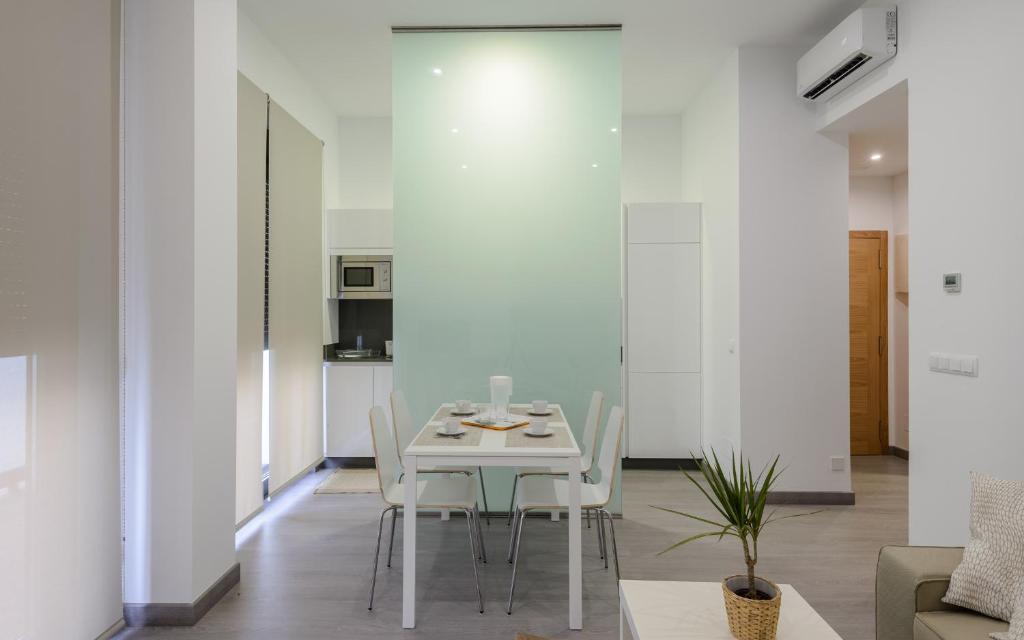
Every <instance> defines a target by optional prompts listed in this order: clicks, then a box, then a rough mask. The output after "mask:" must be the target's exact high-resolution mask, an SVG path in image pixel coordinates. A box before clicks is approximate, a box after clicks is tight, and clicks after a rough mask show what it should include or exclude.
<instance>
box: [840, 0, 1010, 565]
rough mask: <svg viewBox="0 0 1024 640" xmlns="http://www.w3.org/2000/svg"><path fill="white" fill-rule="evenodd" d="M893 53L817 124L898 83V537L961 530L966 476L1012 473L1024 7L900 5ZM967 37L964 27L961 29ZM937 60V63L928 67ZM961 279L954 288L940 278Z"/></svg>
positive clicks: (934, 539)
mask: <svg viewBox="0 0 1024 640" xmlns="http://www.w3.org/2000/svg"><path fill="white" fill-rule="evenodd" d="M899 11H900V52H899V55H898V56H897V57H896V58H895V60H894V61H893V62H892V63H889V64H887V65H885V66H884V67H883V68H881V69H879V70H878V71H877V72H874V73H872V74H870V75H869V76H868V77H866V78H864V79H863V80H861V81H860V82H859V83H858V84H857V85H855V86H854V87H851V88H850V89H848V90H847V91H845V92H843V93H842V94H840V95H839V96H837V97H836V99H835V100H833V101H832V103H830V104H828V105H827V106H826V107H825V108H824V110H823V111H822V113H821V118H820V124H822V125H826V124H828V123H830V122H832V121H833V120H834V119H835V118H837V117H839V116H841V115H842V114H844V113H847V112H848V111H850V110H852V109H854V108H856V107H858V106H860V105H861V104H863V103H864V102H866V101H867V100H869V99H870V98H872V97H874V96H876V95H878V94H879V93H881V92H882V91H884V90H885V89H888V88H890V87H892V86H893V85H895V84H896V83H898V82H902V81H903V80H908V87H909V110H908V114H909V123H910V127H909V129H910V132H909V147H910V155H909V166H910V172H911V174H912V180H911V181H910V184H909V203H910V206H911V207H912V208H913V210H914V211H915V212H918V213H916V214H915V215H914V219H913V234H912V237H911V239H910V290H911V291H912V292H913V305H914V309H913V313H912V314H910V354H909V366H910V421H911V422H912V423H913V425H914V427H913V429H914V434H913V443H912V446H913V448H914V455H912V456H911V460H910V542H911V543H912V544H938V545H943V544H962V543H963V542H964V541H965V540H966V538H967V531H968V513H969V502H970V487H969V482H968V472H969V471H971V470H977V471H982V472H986V473H990V474H993V475H995V476H998V477H1002V478H1007V479H1015V480H1022V479H1024V465H1022V464H1021V461H1020V452H1021V451H1024V429H1021V424H1022V422H1024V404H1022V403H1021V402H1020V399H1019V396H1020V367H1019V364H1018V354H1019V353H1020V352H1021V350H1022V349H1024V330H1022V325H1021V322H1020V318H1021V317H1022V316H1024V297H1022V296H1021V295H1019V291H1020V280H1019V274H1020V273H1021V272H1022V271H1024V253H1021V251H1020V239H1021V237H1024V217H1021V216H1020V215H1019V212H1020V207H1021V202H1024V182H1022V181H1021V180H1020V168H1021V163H1020V150H1021V149H1022V148H1024V119H1022V118H1021V113H1024V88H1022V87H1021V86H1020V84H1019V83H1013V82H1006V78H1014V77H1017V76H1018V75H1019V69H1018V66H1019V60H1020V25H1021V24H1024V3H1017V2H1006V1H1004V0H978V1H977V2H973V3H971V6H970V10H969V11H967V10H965V9H964V5H963V3H962V2H957V1H954V0H904V1H903V2H900V3H899ZM965 34H966V35H965ZM937 60H941V61H942V62H941V63H936V61H937ZM949 271H960V272H962V273H963V282H964V289H963V292H962V293H960V294H959V295H950V294H946V293H944V292H943V291H942V289H941V286H940V282H941V280H940V278H941V275H942V273H944V272H949ZM932 351H948V352H953V353H963V354H973V355H977V356H979V357H980V375H979V376H978V377H977V378H965V377H960V376H951V375H944V374H938V373H931V372H929V371H928V367H927V357H928V353H929V352H932Z"/></svg>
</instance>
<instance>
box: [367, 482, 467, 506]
mask: <svg viewBox="0 0 1024 640" xmlns="http://www.w3.org/2000/svg"><path fill="white" fill-rule="evenodd" d="M384 501H385V502H387V503H388V504H394V505H399V506H401V505H402V504H403V503H404V502H405V483H404V482H403V483H402V484H396V485H394V486H392V487H391V488H390V489H389V490H388V495H386V496H384ZM475 504H476V480H475V479H471V478H470V477H468V476H462V475H460V476H455V477H454V478H429V479H427V480H419V481H418V482H417V483H416V506H417V507H421V508H433V509H472V508H473V506H474V505H475Z"/></svg>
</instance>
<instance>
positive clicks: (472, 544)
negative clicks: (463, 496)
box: [465, 509, 484, 613]
mask: <svg viewBox="0 0 1024 640" xmlns="http://www.w3.org/2000/svg"><path fill="white" fill-rule="evenodd" d="M465 512H466V529H467V530H468V531H469V553H470V556H469V558H470V561H471V562H472V563H473V578H474V579H475V580H476V597H477V600H478V601H479V602H480V613H483V612H484V592H483V591H481V590H480V573H479V572H478V571H477V568H476V539H475V538H476V536H475V535H474V534H473V512H472V511H471V510H469V509H466V510H465Z"/></svg>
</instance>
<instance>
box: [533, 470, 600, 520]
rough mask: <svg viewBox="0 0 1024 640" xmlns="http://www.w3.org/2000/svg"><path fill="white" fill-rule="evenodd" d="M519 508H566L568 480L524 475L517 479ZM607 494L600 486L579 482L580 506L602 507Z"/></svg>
mask: <svg viewBox="0 0 1024 640" xmlns="http://www.w3.org/2000/svg"><path fill="white" fill-rule="evenodd" d="M516 492H517V494H518V500H517V501H516V502H517V504H518V505H519V508H520V509H524V510H526V511H529V510H531V509H568V508H569V481H568V480H567V479H566V478H557V477H553V476H525V477H523V478H522V479H520V480H519V487H518V489H516ZM607 503H608V496H607V495H604V494H602V492H601V486H600V485H596V484H585V483H580V507H581V508H583V509H588V508H591V507H603V506H605V505H606V504H607Z"/></svg>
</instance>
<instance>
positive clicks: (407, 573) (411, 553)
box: [402, 455, 417, 629]
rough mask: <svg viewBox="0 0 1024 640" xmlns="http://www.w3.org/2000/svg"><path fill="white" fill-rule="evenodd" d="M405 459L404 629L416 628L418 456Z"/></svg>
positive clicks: (403, 540)
mask: <svg viewBox="0 0 1024 640" xmlns="http://www.w3.org/2000/svg"><path fill="white" fill-rule="evenodd" d="M404 458H405V479H404V480H403V484H404V486H405V511H404V514H403V517H402V527H403V529H402V531H403V534H404V537H403V539H402V627H403V628H405V629H412V628H414V627H415V626H416V479H417V478H416V456H410V455H406V456H404Z"/></svg>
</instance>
